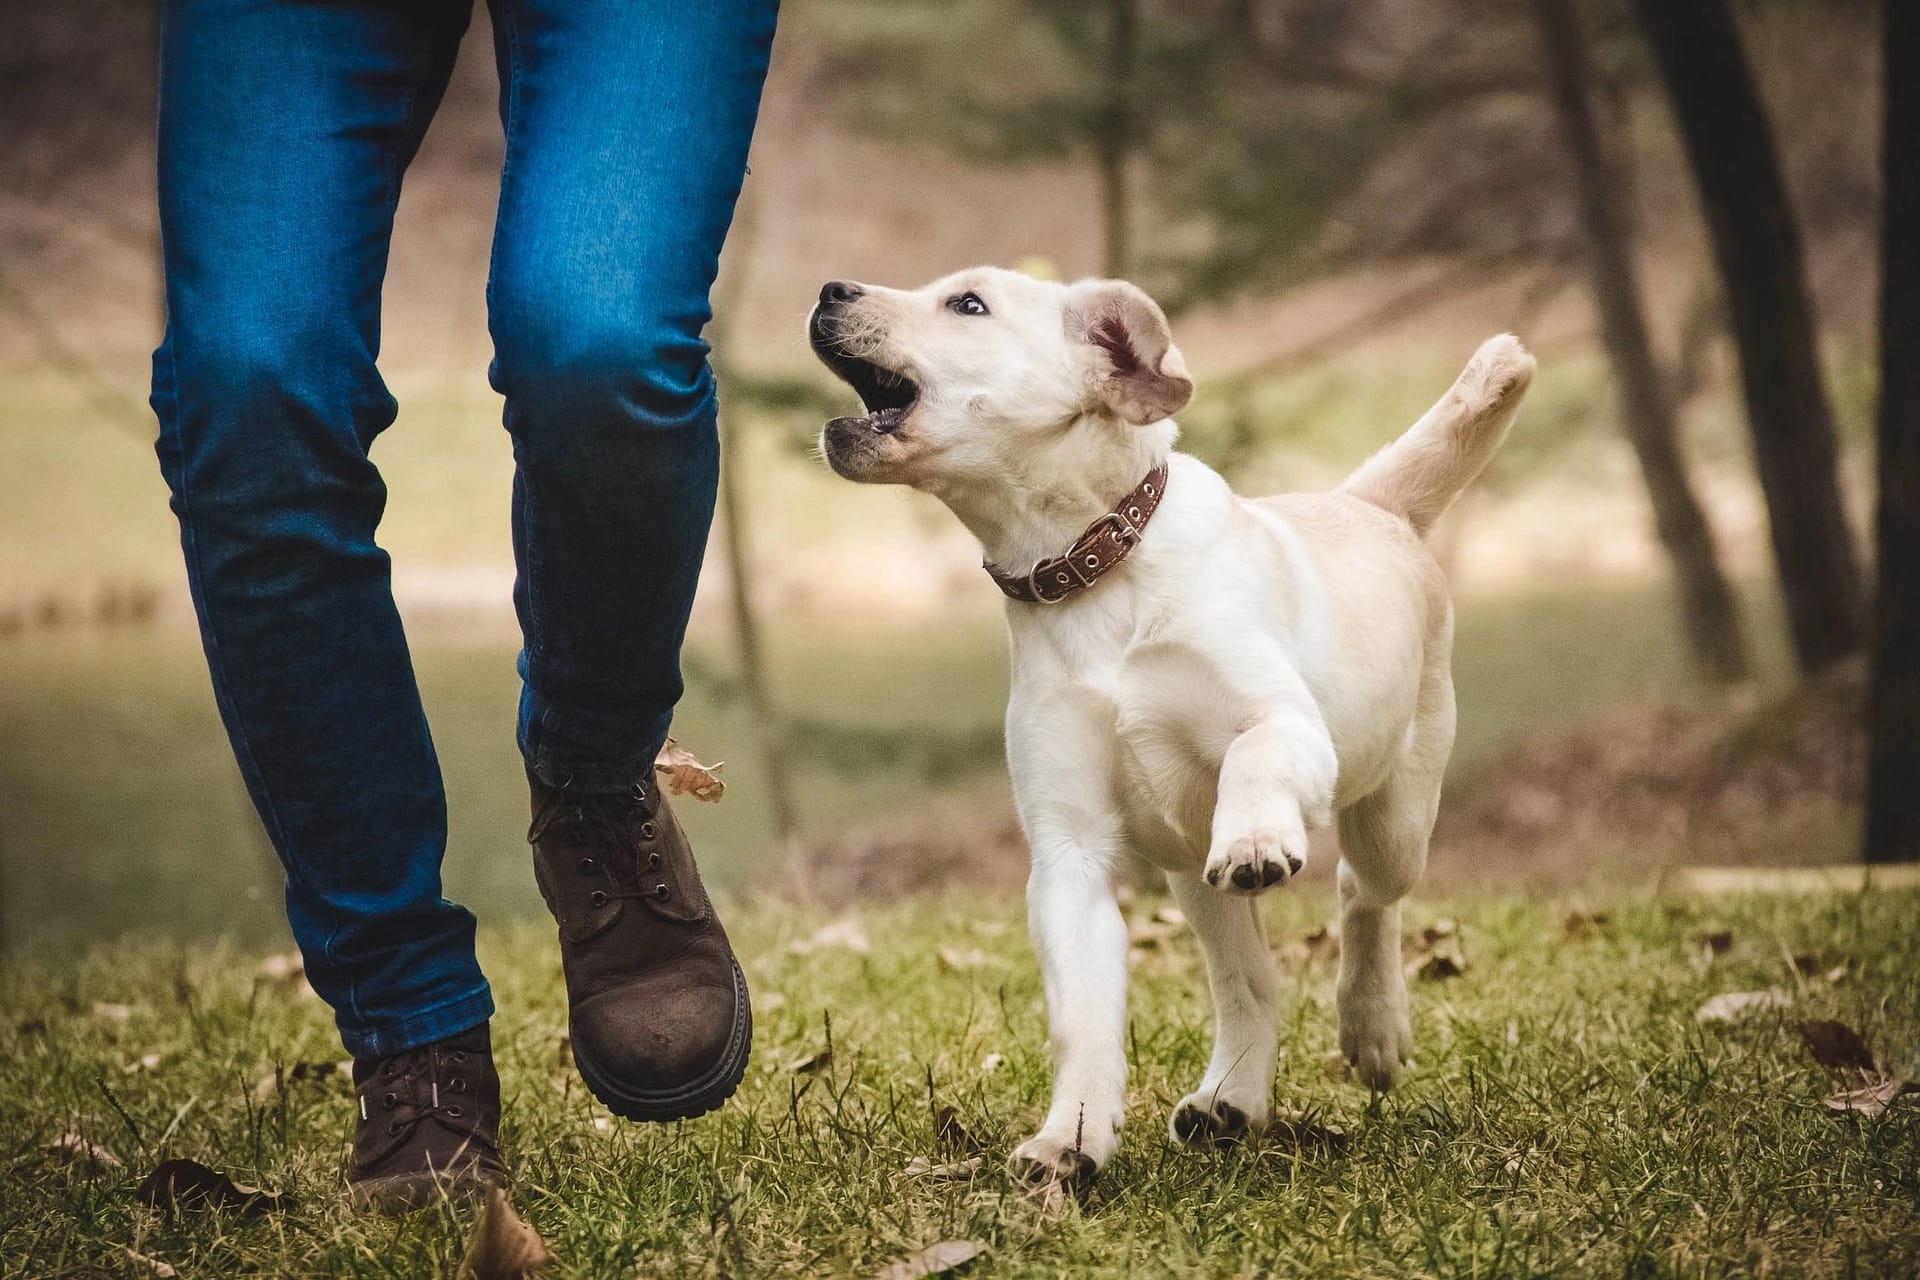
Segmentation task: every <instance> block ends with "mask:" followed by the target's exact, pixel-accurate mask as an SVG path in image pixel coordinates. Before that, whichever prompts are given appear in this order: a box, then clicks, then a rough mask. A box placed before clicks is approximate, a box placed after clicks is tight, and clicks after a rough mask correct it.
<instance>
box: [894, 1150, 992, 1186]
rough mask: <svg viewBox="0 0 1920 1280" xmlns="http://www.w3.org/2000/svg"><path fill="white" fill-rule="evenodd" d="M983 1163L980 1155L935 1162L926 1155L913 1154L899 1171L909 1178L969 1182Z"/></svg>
mask: <svg viewBox="0 0 1920 1280" xmlns="http://www.w3.org/2000/svg"><path fill="white" fill-rule="evenodd" d="M983 1163H984V1161H983V1159H982V1157H980V1156H968V1157H967V1158H966V1159H965V1160H955V1161H952V1162H950V1163H947V1164H935V1163H934V1162H933V1161H932V1160H931V1159H929V1158H928V1157H926V1156H915V1157H914V1158H913V1159H911V1160H909V1161H907V1167H906V1168H905V1169H903V1170H902V1171H901V1172H903V1173H905V1174H906V1176H907V1177H909V1178H926V1179H928V1180H929V1181H932V1182H969V1181H971V1180H972V1179H973V1177H974V1175H975V1174H977V1173H979V1172H980V1166H981V1164H983Z"/></svg>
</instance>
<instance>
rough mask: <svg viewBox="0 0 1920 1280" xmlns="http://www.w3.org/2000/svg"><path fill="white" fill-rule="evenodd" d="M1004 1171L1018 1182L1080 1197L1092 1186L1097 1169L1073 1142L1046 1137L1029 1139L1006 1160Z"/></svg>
mask: <svg viewBox="0 0 1920 1280" xmlns="http://www.w3.org/2000/svg"><path fill="white" fill-rule="evenodd" d="M1007 1170H1008V1172H1010V1173H1011V1174H1013V1176H1014V1178H1016V1179H1017V1180H1018V1181H1021V1182H1025V1183H1028V1184H1029V1185H1032V1186H1036V1187H1043V1186H1046V1185H1048V1184H1057V1185H1058V1186H1060V1187H1061V1188H1063V1189H1065V1190H1067V1191H1071V1192H1072V1193H1074V1194H1075V1195H1079V1194H1081V1193H1083V1192H1085V1191H1086V1190H1087V1188H1088V1187H1091V1186H1092V1185H1093V1175H1094V1174H1095V1173H1096V1172H1098V1170H1099V1166H1097V1165H1096V1164H1094V1162H1093V1157H1092V1156H1090V1155H1088V1154H1087V1153H1086V1152H1085V1151H1083V1150H1081V1149H1080V1148H1079V1147H1078V1146H1076V1145H1075V1144H1073V1143H1072V1142H1061V1141H1059V1140H1057V1139H1054V1138H1050V1137H1048V1136H1047V1135H1046V1134H1044V1133H1042V1134H1038V1135H1036V1136H1034V1137H1031V1138H1028V1139H1027V1140H1026V1141H1025V1142H1023V1143H1021V1144H1020V1145H1019V1146H1017V1147H1015V1148H1014V1149H1013V1154H1012V1155H1011V1156H1008V1157H1007Z"/></svg>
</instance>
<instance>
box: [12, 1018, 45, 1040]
mask: <svg viewBox="0 0 1920 1280" xmlns="http://www.w3.org/2000/svg"><path fill="white" fill-rule="evenodd" d="M13 1029H14V1031H15V1032H17V1033H18V1034H19V1036H20V1038H21V1039H22V1040H24V1039H26V1038H27V1037H28V1036H43V1035H45V1034H47V1020H46V1019H45V1018H27V1019H25V1020H23V1021H21V1022H18V1023H16V1024H14V1028H13Z"/></svg>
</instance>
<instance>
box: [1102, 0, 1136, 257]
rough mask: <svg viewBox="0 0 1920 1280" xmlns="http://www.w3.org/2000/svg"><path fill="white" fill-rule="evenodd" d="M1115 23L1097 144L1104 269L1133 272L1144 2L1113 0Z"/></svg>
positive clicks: (1109, 0) (1108, 47)
mask: <svg viewBox="0 0 1920 1280" xmlns="http://www.w3.org/2000/svg"><path fill="white" fill-rule="evenodd" d="M1108 3H1109V8H1110V10H1111V13H1110V17H1111V20H1112V26H1111V28H1110V29H1109V31H1108V33H1107V35H1108V42H1107V65H1106V85H1105V95H1104V96H1105V101H1104V103H1103V105H1102V108H1101V112H1100V126H1099V129H1098V132H1097V136H1096V137H1095V140H1094V147H1095V151H1096V153H1097V157H1098V160H1099V165H1100V213H1101V222H1102V224H1103V226H1104V229H1105V233H1106V236H1105V240H1104V242H1103V248H1104V260H1103V262H1102V265H1101V273H1102V274H1103V275H1105V276H1107V277H1108V278H1109V279H1119V278H1121V277H1123V276H1125V275H1126V274H1127V268H1128V267H1129V265H1130V261H1131V257H1132V252H1133V246H1132V234H1131V233H1132V221H1133V201H1132V197H1131V194H1130V190H1129V187H1128V182H1127V170H1128V168H1129V167H1130V165H1131V163H1132V160H1133V151H1134V142H1135V139H1134V136H1133V135H1134V111H1133V80H1134V70H1135V68H1136V67H1137V66H1138V64H1139V61H1140V3H1139V0H1108Z"/></svg>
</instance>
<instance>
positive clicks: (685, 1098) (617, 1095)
mask: <svg viewBox="0 0 1920 1280" xmlns="http://www.w3.org/2000/svg"><path fill="white" fill-rule="evenodd" d="M733 1000H734V1008H735V1009H736V1010H737V1011H738V1013H739V1016H738V1017H737V1018H735V1019H734V1023H733V1036H732V1038H731V1039H729V1040H728V1042H727V1051H726V1053H725V1054H723V1055H721V1058H720V1061H719V1062H717V1063H715V1064H714V1065H713V1067H712V1068H711V1069H710V1070H709V1071H708V1072H707V1074H706V1075H704V1076H701V1077H700V1078H699V1079H698V1080H695V1081H694V1082H693V1083H691V1084H688V1085H683V1086H682V1087H680V1088H678V1089H659V1090H655V1089H632V1088H628V1087H626V1086H625V1085H621V1084H616V1083H615V1082H614V1080H613V1078H612V1077H611V1076H609V1075H607V1074H606V1073H605V1072H603V1071H602V1070H600V1068H599V1067H598V1066H596V1065H595V1064H594V1061H593V1059H592V1058H591V1057H589V1056H588V1055H587V1054H585V1053H582V1052H581V1049H580V1042H579V1040H577V1039H576V1040H575V1041H574V1042H573V1065H574V1067H575V1068H577V1069H578V1070H579V1072H580V1079H581V1080H582V1081H583V1082H584V1083H585V1084H586V1086H587V1092H589V1093H591V1094H592V1095H593V1096H594V1097H596V1098H598V1099H599V1100H600V1101H601V1103H602V1104H604V1105H605V1106H606V1108H607V1110H609V1111H611V1112H613V1114H615V1115H617V1116H619V1117H620V1118H621V1119H622V1120H643V1121H665V1120H691V1119H693V1118H694V1117H695V1116H703V1115H706V1114H707V1113H708V1112H709V1111H713V1110H715V1109H716V1108H718V1107H719V1106H720V1104H721V1103H723V1102H725V1101H726V1100H727V1099H728V1098H731V1097H732V1096H733V1091H734V1090H735V1089H738V1088H739V1087H740V1081H741V1080H743V1079H745V1077H746V1074H747V1058H748V1056H749V1054H750V1053H751V1052H752V1049H753V1004H752V1002H751V1000H749V998H748V996H747V975H746V974H744V973H742V972H741V971H740V963H739V961H737V960H736V961H735V962H734V965H733Z"/></svg>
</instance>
